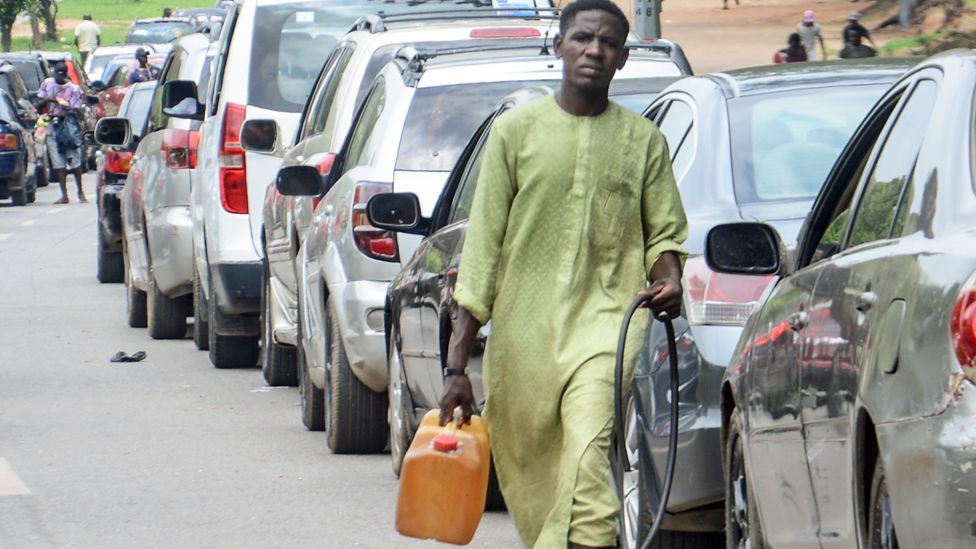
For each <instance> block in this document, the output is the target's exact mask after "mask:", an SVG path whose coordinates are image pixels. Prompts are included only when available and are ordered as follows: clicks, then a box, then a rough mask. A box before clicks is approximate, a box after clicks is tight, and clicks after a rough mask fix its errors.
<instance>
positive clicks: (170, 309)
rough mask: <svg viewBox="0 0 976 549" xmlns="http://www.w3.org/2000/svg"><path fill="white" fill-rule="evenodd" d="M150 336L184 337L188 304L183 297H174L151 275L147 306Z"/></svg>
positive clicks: (155, 337) (159, 337) (158, 337)
mask: <svg viewBox="0 0 976 549" xmlns="http://www.w3.org/2000/svg"><path fill="white" fill-rule="evenodd" d="M146 312H147V315H146V316H147V317H148V323H147V327H148V328H149V337H151V338H153V339H183V337H184V336H185V335H186V306H185V301H183V300H182V299H179V298H177V299H172V298H170V297H169V296H167V295H166V294H164V293H163V292H162V291H161V290H160V289H159V286H158V285H157V284H156V279H155V277H153V276H152V274H150V275H149V296H148V306H147V307H146Z"/></svg>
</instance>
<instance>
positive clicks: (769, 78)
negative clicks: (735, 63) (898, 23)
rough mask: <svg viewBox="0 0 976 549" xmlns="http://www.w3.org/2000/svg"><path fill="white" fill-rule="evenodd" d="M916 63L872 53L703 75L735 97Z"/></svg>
mask: <svg viewBox="0 0 976 549" xmlns="http://www.w3.org/2000/svg"><path fill="white" fill-rule="evenodd" d="M917 63H918V59H917V58H906V57H883V58H879V57H874V58H870V59H849V60H834V61H816V62H808V63H785V64H782V65H765V66H761V67H749V68H743V69H736V70H731V71H726V72H721V73H712V74H709V75H704V76H703V77H704V78H710V79H712V80H714V81H716V82H718V83H719V84H720V85H721V86H722V87H723V90H724V91H725V94H726V96H727V97H730V98H731V97H738V96H742V95H750V94H757V93H765V92H768V91H772V90H782V89H788V88H805V87H810V86H817V85H825V84H855V83H858V82H876V81H878V80H879V78H880V79H885V78H886V77H887V79H895V78H897V77H899V76H901V75H902V74H904V73H905V71H907V70H908V69H909V68H911V67H912V66H914V65H915V64H917Z"/></svg>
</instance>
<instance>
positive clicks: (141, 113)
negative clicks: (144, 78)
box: [120, 88, 154, 136]
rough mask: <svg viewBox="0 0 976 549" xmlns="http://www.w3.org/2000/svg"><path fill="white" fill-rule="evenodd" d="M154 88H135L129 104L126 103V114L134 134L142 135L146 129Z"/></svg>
mask: <svg viewBox="0 0 976 549" xmlns="http://www.w3.org/2000/svg"><path fill="white" fill-rule="evenodd" d="M153 89H154V88H141V89H138V90H133V92H132V97H130V98H129V104H128V105H126V108H125V113H124V114H121V115H120V116H124V117H125V118H127V119H128V120H129V127H130V128H132V134H133V135H136V136H142V135H143V134H144V133H145V129H146V120H148V119H149V108H150V107H151V106H152V100H153Z"/></svg>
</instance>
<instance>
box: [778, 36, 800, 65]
mask: <svg viewBox="0 0 976 549" xmlns="http://www.w3.org/2000/svg"><path fill="white" fill-rule="evenodd" d="M786 43H787V46H786V47H785V48H783V49H781V50H779V51H778V52H776V54H774V55H773V63H776V64H777V65H779V64H782V63H798V62H800V61H806V60H807V50H805V49H803V44H801V43H800V35H799V34H798V33H795V32H794V33H791V34H790V36H789V38H787V40H786Z"/></svg>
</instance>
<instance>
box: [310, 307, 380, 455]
mask: <svg viewBox="0 0 976 549" xmlns="http://www.w3.org/2000/svg"><path fill="white" fill-rule="evenodd" d="M326 323H327V327H326V329H327V330H328V331H329V332H328V334H329V351H330V353H329V354H330V360H329V363H330V364H329V365H330V368H329V370H328V371H327V372H326V391H328V395H327V401H326V410H325V413H326V415H327V417H326V419H325V434H326V440H327V441H328V444H329V448H330V449H331V450H332V451H333V452H334V453H336V454H375V453H378V452H382V451H383V450H384V449H385V448H386V443H387V440H388V439H389V432H390V431H389V427H390V426H389V423H387V420H386V414H387V411H388V408H389V404H388V402H387V397H386V392H383V393H376V392H373V390H372V389H370V388H369V387H367V386H366V385H364V384H363V382H362V381H359V378H357V377H356V376H355V374H353V373H352V368H351V367H350V365H349V360H348V358H347V357H346V348H345V345H343V343H342V333H341V331H340V328H339V323H338V322H337V321H336V313H335V304H334V302H333V301H332V299H328V300H327V303H326Z"/></svg>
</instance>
